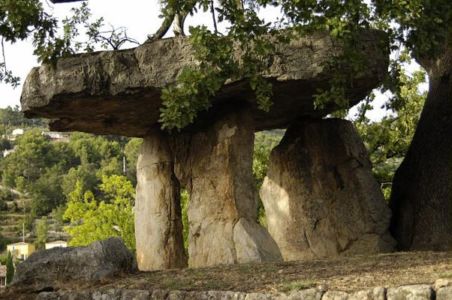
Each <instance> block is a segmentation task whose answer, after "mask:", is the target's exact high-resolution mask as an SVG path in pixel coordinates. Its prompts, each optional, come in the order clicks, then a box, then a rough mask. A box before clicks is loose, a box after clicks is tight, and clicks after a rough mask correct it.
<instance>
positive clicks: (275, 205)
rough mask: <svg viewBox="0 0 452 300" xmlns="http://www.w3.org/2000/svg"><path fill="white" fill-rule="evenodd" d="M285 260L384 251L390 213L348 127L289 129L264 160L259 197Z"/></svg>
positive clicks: (315, 123) (315, 124)
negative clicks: (264, 175)
mask: <svg viewBox="0 0 452 300" xmlns="http://www.w3.org/2000/svg"><path fill="white" fill-rule="evenodd" d="M260 195H261V199H262V202H263V204H264V207H265V212H266V217H267V224H268V230H269V232H270V234H271V236H272V237H273V238H274V239H275V241H276V243H277V244H278V246H279V248H280V250H281V253H282V255H283V257H284V259H285V260H299V259H312V258H326V257H334V256H338V255H341V254H347V255H348V254H370V253H376V252H387V251H391V250H392V249H393V247H394V241H393V239H392V238H391V236H390V235H389V233H388V227H389V220H390V210H389V208H388V207H387V205H386V203H385V201H384V198H383V195H382V192H381V190H380V188H379V186H378V183H377V181H376V180H375V178H374V177H373V175H372V171H371V164H370V161H369V159H368V154H367V151H366V149H365V147H364V144H363V142H362V141H361V139H360V137H359V135H358V133H357V132H356V130H355V128H354V127H353V125H352V123H350V122H348V121H344V120H339V119H325V120H311V121H310V120H305V121H300V122H298V123H295V124H293V125H292V126H290V127H289V129H288V130H287V132H286V134H285V136H284V138H283V140H282V141H281V143H280V144H279V145H278V146H277V147H275V148H274V149H273V151H272V153H271V156H270V163H269V169H268V173H267V176H266V178H265V180H264V183H263V185H262V188H261V191H260Z"/></svg>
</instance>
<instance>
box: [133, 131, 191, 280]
mask: <svg viewBox="0 0 452 300" xmlns="http://www.w3.org/2000/svg"><path fill="white" fill-rule="evenodd" d="M135 238H136V250H137V251H136V253H137V263H138V268H139V269H140V270H142V271H150V270H161V269H172V268H182V267H185V266H186V265H187V257H186V255H185V251H184V245H183V238H182V218H181V207H180V191H179V183H178V181H177V179H176V177H175V175H174V160H173V157H172V155H171V151H170V148H169V145H168V141H167V137H166V135H165V134H164V133H162V132H160V131H159V130H154V131H151V132H149V133H148V134H147V136H146V137H145V138H144V141H143V144H142V146H141V152H140V155H139V157H138V163H137V197H136V202H135Z"/></svg>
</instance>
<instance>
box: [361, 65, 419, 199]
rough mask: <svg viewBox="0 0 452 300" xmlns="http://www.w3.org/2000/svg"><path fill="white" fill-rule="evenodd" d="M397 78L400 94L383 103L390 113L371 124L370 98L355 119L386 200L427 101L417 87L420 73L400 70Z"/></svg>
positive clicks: (362, 105)
mask: <svg viewBox="0 0 452 300" xmlns="http://www.w3.org/2000/svg"><path fill="white" fill-rule="evenodd" d="M399 76H400V78H399V79H398V80H399V81H400V83H401V85H400V88H399V90H400V92H399V94H398V96H397V97H395V98H394V99H395V100H393V101H391V102H389V103H387V104H386V108H387V109H388V111H389V112H390V113H389V114H388V115H387V116H386V117H384V118H383V119H382V120H381V121H379V122H371V121H370V120H369V119H368V118H367V117H366V113H367V112H368V111H369V110H371V109H372V105H371V101H372V98H368V99H367V100H366V101H365V102H364V103H363V104H361V105H360V107H359V112H358V115H357V117H356V120H355V125H356V127H357V129H358V131H359V133H360V134H361V136H362V138H363V140H364V143H365V145H366V148H367V149H368V151H369V155H370V159H371V161H372V163H373V172H374V175H375V177H376V178H377V180H378V182H379V183H380V184H381V186H382V189H383V192H384V194H385V198H386V199H388V198H389V195H390V189H391V182H392V178H393V176H394V173H395V171H396V169H397V168H398V166H399V165H400V163H401V162H402V159H403V158H404V156H405V154H406V152H407V150H408V147H409V145H410V143H411V140H412V138H413V135H414V132H415V129H416V125H417V122H418V121H419V117H420V114H421V110H422V107H423V106H424V102H425V98H426V93H421V92H419V84H421V83H423V82H425V73H424V72H423V71H416V72H415V73H413V74H412V75H408V74H406V73H405V71H404V70H403V69H402V70H401V72H400V73H399Z"/></svg>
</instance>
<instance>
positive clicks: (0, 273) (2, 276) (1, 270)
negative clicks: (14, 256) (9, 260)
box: [0, 264, 6, 288]
mask: <svg viewBox="0 0 452 300" xmlns="http://www.w3.org/2000/svg"><path fill="white" fill-rule="evenodd" d="M5 286H6V266H2V264H0V288H4V287H5Z"/></svg>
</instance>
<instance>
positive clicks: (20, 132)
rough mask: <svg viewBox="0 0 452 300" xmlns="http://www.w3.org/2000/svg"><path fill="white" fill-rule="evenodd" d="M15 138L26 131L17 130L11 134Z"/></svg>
mask: <svg viewBox="0 0 452 300" xmlns="http://www.w3.org/2000/svg"><path fill="white" fill-rule="evenodd" d="M11 134H12V135H13V136H14V137H17V136H18V135H22V134H24V130H23V129H22V128H16V129H14V130H13V132H12V133H11Z"/></svg>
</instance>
